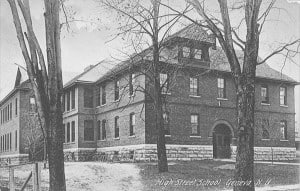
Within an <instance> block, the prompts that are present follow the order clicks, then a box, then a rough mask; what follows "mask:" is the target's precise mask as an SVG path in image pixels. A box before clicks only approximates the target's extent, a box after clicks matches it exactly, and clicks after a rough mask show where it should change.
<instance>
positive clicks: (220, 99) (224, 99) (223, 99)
mask: <svg viewBox="0 0 300 191" xmlns="http://www.w3.org/2000/svg"><path fill="white" fill-rule="evenodd" d="M217 100H218V101H228V99H227V98H221V97H218V98H217Z"/></svg>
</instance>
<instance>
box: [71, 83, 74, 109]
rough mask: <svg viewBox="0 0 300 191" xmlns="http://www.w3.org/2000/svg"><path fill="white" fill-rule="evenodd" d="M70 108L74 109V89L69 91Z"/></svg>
mask: <svg viewBox="0 0 300 191" xmlns="http://www.w3.org/2000/svg"><path fill="white" fill-rule="evenodd" d="M71 101H72V102H71V108H72V109H75V88H72V90H71Z"/></svg>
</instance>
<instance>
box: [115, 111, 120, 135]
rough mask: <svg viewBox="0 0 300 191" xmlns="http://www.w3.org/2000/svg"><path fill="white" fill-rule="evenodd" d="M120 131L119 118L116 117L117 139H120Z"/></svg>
mask: <svg viewBox="0 0 300 191" xmlns="http://www.w3.org/2000/svg"><path fill="white" fill-rule="evenodd" d="M119 131H120V129H119V117H118V116H117V117H115V138H119V136H120V135H119V133H120V132H119Z"/></svg>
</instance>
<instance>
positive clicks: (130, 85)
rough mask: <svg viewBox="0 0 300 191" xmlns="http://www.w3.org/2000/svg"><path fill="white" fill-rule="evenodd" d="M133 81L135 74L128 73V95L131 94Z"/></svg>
mask: <svg viewBox="0 0 300 191" xmlns="http://www.w3.org/2000/svg"><path fill="white" fill-rule="evenodd" d="M134 83H135V74H130V75H129V95H131V96H132V95H133V93H134V89H133V87H134Z"/></svg>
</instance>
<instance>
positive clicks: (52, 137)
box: [45, 0, 66, 191]
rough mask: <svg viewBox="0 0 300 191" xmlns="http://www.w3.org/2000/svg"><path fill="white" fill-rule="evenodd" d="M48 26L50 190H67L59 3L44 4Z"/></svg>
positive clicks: (54, 1) (56, 0) (56, 1)
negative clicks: (62, 109)
mask: <svg viewBox="0 0 300 191" xmlns="http://www.w3.org/2000/svg"><path fill="white" fill-rule="evenodd" d="M45 10H46V11H45V25H46V45H47V62H48V74H49V79H48V80H49V85H48V87H49V89H48V95H49V99H50V100H49V103H50V109H49V110H50V113H49V131H48V133H47V143H48V157H49V176H50V177H49V180H50V190H51V191H52V190H53V191H57V190H59V191H63V190H66V185H65V171H64V153H63V131H62V126H63V124H62V111H61V99H60V98H61V93H62V89H63V85H62V72H61V45H60V23H59V1H58V0H45Z"/></svg>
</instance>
